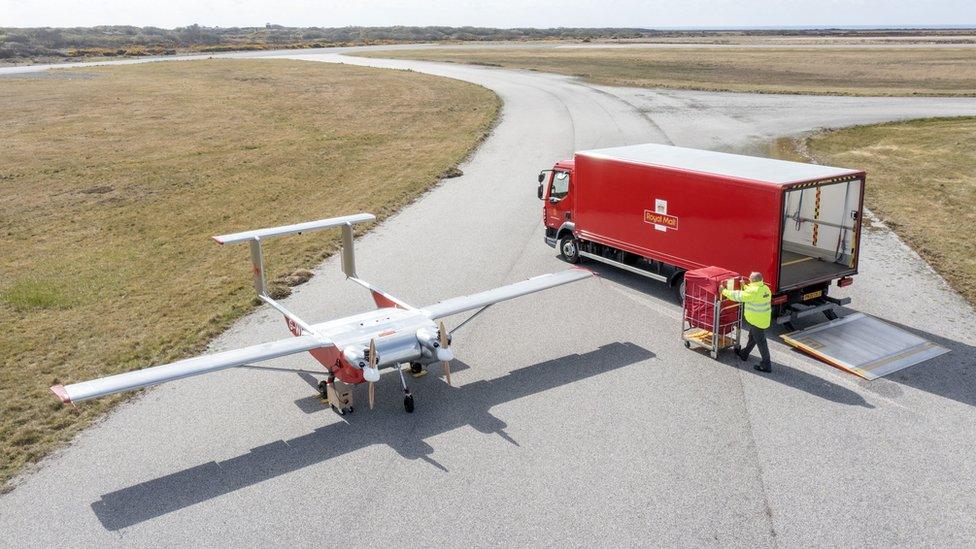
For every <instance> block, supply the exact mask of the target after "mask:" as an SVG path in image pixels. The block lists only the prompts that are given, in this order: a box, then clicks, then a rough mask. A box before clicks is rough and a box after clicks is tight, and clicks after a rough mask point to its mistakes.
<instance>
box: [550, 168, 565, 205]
mask: <svg viewBox="0 0 976 549" xmlns="http://www.w3.org/2000/svg"><path fill="white" fill-rule="evenodd" d="M567 194H569V173H567V172H553V175H552V190H551V191H549V196H550V197H552V198H555V199H557V200H562V199H563V197H565V196H566V195H567Z"/></svg>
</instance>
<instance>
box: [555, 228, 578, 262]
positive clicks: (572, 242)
mask: <svg viewBox="0 0 976 549" xmlns="http://www.w3.org/2000/svg"><path fill="white" fill-rule="evenodd" d="M559 255H561V256H563V259H564V260H566V262H567V263H579V262H580V255H579V241H578V240H576V237H574V236H573V235H568V236H564V237H562V238H561V239H559Z"/></svg>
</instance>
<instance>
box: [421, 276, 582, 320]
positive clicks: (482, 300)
mask: <svg viewBox="0 0 976 549" xmlns="http://www.w3.org/2000/svg"><path fill="white" fill-rule="evenodd" d="M591 276H593V273H592V272H590V271H588V270H586V269H580V268H575V269H567V270H565V271H560V272H558V273H550V274H544V275H540V276H537V277H533V278H530V279H528V280H523V281H522V282H516V283H515V284H509V285H508V286H501V287H500V288H495V289H493V290H487V291H484V292H480V293H477V294H471V295H465V296H461V297H455V298H452V299H446V300H444V301H441V302H439V303H436V304H434V305H430V306H428V307H424V308H423V310H424V311H426V312H427V314H428V316H430V318H432V319H437V318H443V317H445V316H450V315H453V314H457V313H462V312H464V311H470V310H472V309H480V308H482V307H487V306H488V305H491V304H493V303H498V302H499V301H507V300H509V299H514V298H516V297H521V296H523V295H526V294H531V293H535V292H539V291H542V290H548V289H549V288H555V287H556V286H562V285H563V284H569V283H570V282H576V281H577V280H583V279H584V278H589V277H591Z"/></svg>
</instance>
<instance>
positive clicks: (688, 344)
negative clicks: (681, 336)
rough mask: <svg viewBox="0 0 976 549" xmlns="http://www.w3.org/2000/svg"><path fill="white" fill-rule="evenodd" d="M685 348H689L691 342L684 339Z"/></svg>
mask: <svg viewBox="0 0 976 549" xmlns="http://www.w3.org/2000/svg"><path fill="white" fill-rule="evenodd" d="M685 349H691V342H690V341H685Z"/></svg>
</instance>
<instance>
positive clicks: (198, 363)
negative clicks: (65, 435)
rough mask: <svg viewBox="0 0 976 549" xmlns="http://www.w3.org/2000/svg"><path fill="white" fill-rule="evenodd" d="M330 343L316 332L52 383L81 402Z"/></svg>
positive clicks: (59, 391)
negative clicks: (96, 377)
mask: <svg viewBox="0 0 976 549" xmlns="http://www.w3.org/2000/svg"><path fill="white" fill-rule="evenodd" d="M329 345H332V343H331V342H329V341H327V340H324V339H322V338H320V337H316V336H307V335H306V336H301V337H293V338H289V339H282V340H278V341H271V342H268V343H261V344H259V345H252V346H250V347H244V348H243V349H234V350H232V351H224V352H222V353H215V354H212V355H204V356H199V357H196V358H188V359H186V360H180V361H177V362H174V363H172V364H164V365H162V366H153V367H152V368H144V369H142V370H136V371H133V372H126V373H124V374H116V375H114V376H108V377H103V378H99V379H93V380H91V381H83V382H81V383H73V384H71V385H55V386H54V387H51V390H52V391H53V392H54V394H55V395H57V396H58V398H60V399H61V402H63V403H65V404H67V403H69V402H81V401H83V400H88V399H91V398H97V397H100V396H105V395H110V394H112V393H120V392H122V391H131V390H133V389H141V388H143V387H149V386H152V385H156V384H159V383H164V382H166V381H174V380H177V379H182V378H184V377H191V376H198V375H200V374H207V373H210V372H216V371H218V370H223V369H225V368H231V367H234V366H241V365H244V364H248V363H251V362H260V361H262V360H270V359H272V358H278V357H281V356H285V355H291V354H295V353H301V352H304V351H310V350H312V349H317V348H319V347H327V346H329Z"/></svg>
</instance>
